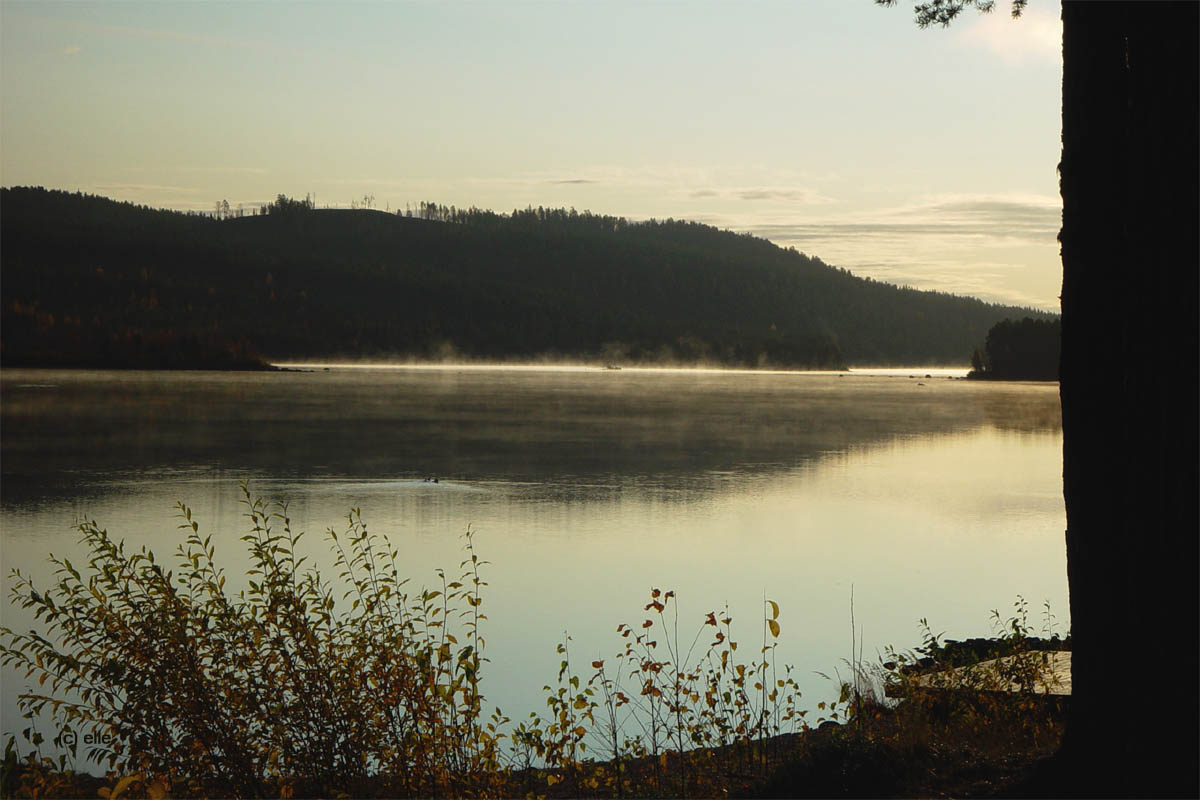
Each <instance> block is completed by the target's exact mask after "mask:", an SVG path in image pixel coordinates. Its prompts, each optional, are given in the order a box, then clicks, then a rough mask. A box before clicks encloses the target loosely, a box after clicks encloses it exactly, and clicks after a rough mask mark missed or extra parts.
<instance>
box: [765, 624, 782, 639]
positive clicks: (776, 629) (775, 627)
mask: <svg viewBox="0 0 1200 800" xmlns="http://www.w3.org/2000/svg"><path fill="white" fill-rule="evenodd" d="M767 627H768V628H770V629H771V635H772V636H774V637H775V638H777V639H778V638H779V623H778V622H776V621H775V620H773V619H769V620H767Z"/></svg>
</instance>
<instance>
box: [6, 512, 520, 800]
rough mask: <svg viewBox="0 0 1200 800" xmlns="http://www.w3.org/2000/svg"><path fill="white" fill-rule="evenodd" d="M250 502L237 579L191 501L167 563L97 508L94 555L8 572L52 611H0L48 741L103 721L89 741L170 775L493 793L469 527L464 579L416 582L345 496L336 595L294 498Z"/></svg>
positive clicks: (26, 597)
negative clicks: (39, 580)
mask: <svg viewBox="0 0 1200 800" xmlns="http://www.w3.org/2000/svg"><path fill="white" fill-rule="evenodd" d="M246 503H247V509H248V510H247V517H248V518H249V521H250V523H251V527H252V531H251V533H250V534H248V535H247V536H245V537H244V541H245V542H246V544H247V549H248V551H249V556H250V569H249V571H248V573H247V575H248V579H249V582H248V587H247V588H246V589H243V590H241V591H239V592H238V593H237V594H231V593H229V592H227V591H226V590H225V584H226V576H225V574H224V573H223V571H222V570H221V568H220V567H218V566H217V564H216V561H215V551H214V548H213V546H212V544H211V537H209V536H201V534H200V529H199V525H198V523H197V522H196V521H194V520H192V518H191V513H190V511H189V510H188V509H187V508H186V507H185V506H182V505H181V506H180V514H181V516H182V523H181V527H182V528H183V529H184V530H185V532H186V541H185V543H184V544H183V545H181V546H180V547H179V550H178V552H177V554H176V559H175V564H174V568H173V569H171V568H169V567H168V566H166V565H164V564H161V563H159V562H158V561H156V560H155V557H154V555H153V553H151V552H149V551H146V550H144V549H142V550H139V551H136V552H126V551H125V549H124V545H123V543H118V542H115V541H113V539H112V538H111V537H110V536H109V534H108V533H107V532H106V531H105V530H104V529H102V528H100V527H99V526H98V525H97V524H96V523H95V522H91V521H89V522H84V523H83V524H81V525H80V532H81V533H82V534H83V540H84V543H85V544H86V546H87V547H88V549H89V550H90V552H91V558H90V559H89V562H88V564H87V566H86V568H85V574H81V572H80V571H79V570H78V569H77V568H76V567H75V566H74V565H73V564H72V563H71V562H70V561H69V560H67V559H65V558H62V559H57V558H53V557H52V561H53V563H54V564H55V566H56V567H57V575H58V583H57V585H55V586H53V587H51V588H49V589H48V590H46V589H39V588H38V587H35V586H34V585H33V584H32V583H31V582H30V581H29V580H28V579H27V578H25V577H24V576H23V575H21V574H20V573H19V572H16V573H14V577H15V586H14V588H13V593H14V596H15V598H16V599H17V600H18V601H19V602H20V603H21V605H23V606H24V607H26V608H30V609H33V611H34V613H35V615H36V617H37V618H38V619H39V620H41V622H42V623H43V625H44V626H45V631H44V633H37V632H31V633H28V634H22V633H16V632H13V631H10V630H7V629H5V630H3V637H4V640H5V641H4V644H3V649H2V651H0V652H2V660H3V662H4V663H5V664H15V665H17V666H19V667H24V668H25V671H26V674H27V677H34V676H36V677H37V679H38V682H39V684H41V685H43V686H44V688H45V689H47V690H48V691H45V692H44V693H32V692H31V693H26V694H24V695H22V697H21V703H22V705H23V707H24V708H25V710H26V711H27V712H28V713H29V714H31V715H37V714H40V713H41V712H42V711H43V709H47V708H49V709H50V710H51V711H52V713H53V715H54V717H55V719H56V722H57V723H58V724H59V729H60V733H59V735H58V736H57V737H56V739H55V744H57V745H59V746H64V747H69V749H71V750H74V749H75V746H76V745H75V744H74V743H75V742H76V741H78V734H79V733H81V732H87V733H90V734H91V736H89V737H86V739H87V740H88V741H92V742H98V743H97V744H94V745H93V746H91V747H90V748H89V750H88V752H87V756H88V757H89V758H90V759H91V760H94V761H101V762H106V763H107V764H108V765H109V767H110V768H111V769H113V770H114V771H115V773H117V774H123V775H124V774H140V775H144V776H153V777H154V778H156V779H165V780H166V781H167V782H168V784H169V785H172V786H173V787H174V791H185V792H188V793H192V794H203V793H217V794H223V795H236V796H241V797H257V796H263V795H284V796H286V795H288V794H291V793H299V794H328V793H330V792H336V791H343V792H345V791H350V792H353V791H354V790H355V787H361V784H362V782H363V781H365V780H366V779H368V778H370V779H372V781H373V783H372V787H373V788H372V791H373V792H381V793H384V794H395V795H404V796H427V795H447V794H449V795H456V796H467V795H474V794H486V793H490V792H492V791H493V790H494V788H495V787H494V786H493V785H492V783H491V782H492V781H494V780H495V779H496V777H497V766H498V760H497V759H498V754H499V742H500V737H499V735H498V732H497V730H496V728H497V726H496V724H495V722H496V721H494V720H486V719H484V717H483V706H482V702H481V701H482V696H481V694H480V691H479V673H480V666H481V664H482V661H483V656H482V649H483V645H484V642H483V638H482V637H481V636H480V633H479V623H480V621H481V620H482V619H483V616H482V614H481V613H480V610H479V609H480V606H481V605H482V594H481V592H482V589H483V587H484V586H485V585H486V583H485V582H484V581H482V580H481V579H480V577H479V573H478V567H479V564H480V562H479V560H478V557H477V556H476V555H475V553H474V552H473V550H472V549H471V540H470V535H469V534H468V539H467V552H468V558H467V559H466V560H465V561H464V562H463V564H462V567H463V569H464V573H463V576H462V578H461V579H460V580H454V581H447V580H446V579H445V577H444V576H443V577H442V581H443V583H442V586H441V588H439V589H435V590H425V589H422V590H421V591H419V592H415V593H413V594H411V595H410V594H409V593H408V592H407V591H406V589H405V585H406V580H405V579H404V578H402V577H401V573H400V571H399V563H398V558H399V554H398V552H397V551H396V550H395V549H393V548H392V547H391V546H390V544H389V543H388V541H387V539H386V537H379V536H376V535H374V534H372V533H370V532H369V531H368V528H367V526H366V524H365V523H364V522H363V521H362V520H361V518H360V517H359V515H358V512H357V511H355V512H352V513H351V514H350V516H349V519H348V525H347V528H346V530H345V532H344V533H341V534H337V533H334V532H333V531H332V530H331V531H330V532H329V534H328V535H329V539H330V542H331V544H332V546H333V555H334V563H335V565H336V568H337V569H338V570H339V573H340V574H339V579H340V584H339V585H343V586H345V587H346V588H345V590H344V591H343V592H341V598H340V601H339V599H338V598H336V597H335V595H336V594H338V592H337V591H336V590H335V589H334V586H333V585H332V584H331V583H329V582H328V581H326V580H324V579H323V578H322V577H321V575H320V573H319V572H318V571H317V570H315V569H307V570H306V569H305V568H304V559H303V558H299V557H297V554H296V545H297V543H298V542H299V540H300V538H301V534H297V533H294V532H293V531H292V528H291V523H290V520H289V518H288V516H287V510H286V506H281V507H279V508H277V509H275V510H273V511H272V510H270V509H268V508H267V506H266V504H265V503H264V502H263V501H261V500H251V499H250V498H249V495H247V498H246ZM460 604H464V605H465V606H466V610H465V611H460V610H458V606H459V605H460ZM379 776H384V781H383V782H382V783H380V780H379Z"/></svg>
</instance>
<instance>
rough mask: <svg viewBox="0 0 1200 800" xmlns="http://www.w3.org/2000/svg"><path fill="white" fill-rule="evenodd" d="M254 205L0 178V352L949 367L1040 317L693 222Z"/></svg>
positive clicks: (95, 360) (89, 358) (32, 360)
mask: <svg viewBox="0 0 1200 800" xmlns="http://www.w3.org/2000/svg"><path fill="white" fill-rule="evenodd" d="M268 210H269V212H270V213H268V214H264V215H255V216H249V217H240V218H230V219H224V220H217V219H213V218H211V217H207V216H200V215H188V214H181V213H177V212H170V211H162V210H155V209H149V208H143V207H139V206H133V205H130V204H125V203H117V202H115V201H112V200H108V199H105V198H101V197H94V196H87V195H81V194H70V193H66V192H58V191H46V190H43V189H30V188H13V189H4V190H2V191H0V247H2V251H0V269H2V276H0V277H2V280H0V291H2V292H3V315H2V321H3V340H2V344H0V358H2V359H3V363H4V364H6V365H16V364H47V365H49V364H63V365H67V364H73V365H87V364H109V365H113V366H222V365H224V366H236V365H240V364H245V363H249V360H250V359H252V357H253V356H254V355H255V354H261V355H262V356H265V357H266V358H268V359H271V360H286V359H336V358H353V359H359V358H363V359H382V358H388V357H392V358H409V357H415V358H434V359H437V358H443V357H448V356H450V357H464V358H473V359H502V360H517V359H530V358H535V357H539V356H543V355H550V356H556V357H561V358H578V359H585V360H589V361H594V362H600V361H604V362H615V363H635V362H643V361H670V362H685V363H697V362H709V363H720V364H726V365H731V366H734V365H737V366H758V365H772V366H788V367H805V366H809V367H833V366H840V365H845V364H868V363H870V364H887V363H892V364H934V363H963V362H965V360H966V359H967V358H968V357H969V356H970V354H971V353H972V351H973V350H974V349H975V348H976V347H977V346H978V345H979V344H980V343H981V342H982V341H983V340H984V337H985V336H986V334H987V331H988V329H989V328H991V326H992V325H994V324H995V323H996V322H998V321H999V320H1002V319H1004V318H1006V317H1017V316H1035V317H1036V316H1048V315H1042V314H1038V313H1037V312H1031V311H1029V310H1028V309H1016V308H1013V307H1008V306H996V305H989V304H986V303H983V302H981V301H979V300H974V299H969V298H963V297H956V296H952V295H947V294H940V293H934V292H920V291H915V290H911V289H902V288H897V287H895V286H891V285H889V284H884V283H878V282H873V281H871V280H869V279H866V280H864V279H861V278H856V277H854V276H853V275H851V274H849V273H848V272H846V271H844V270H840V269H836V268H834V267H830V266H828V265H826V264H824V263H822V262H821V261H820V260H819V259H817V258H812V257H809V256H805V255H803V254H801V253H797V252H795V251H794V250H785V249H781V248H779V247H776V246H775V245H773V244H771V243H770V242H767V241H765V240H762V239H757V238H752V237H749V236H745V235H738V234H733V233H729V232H726V231H720V230H717V229H715V228H712V227H708V226H705V225H699V224H696V223H688V222H675V221H667V222H645V223H632V222H628V221H626V220H624V219H620V218H614V217H607V216H597V215H593V214H587V213H584V214H577V213H576V212H575V211H561V210H544V209H536V210H532V209H530V210H526V211H518V212H513V213H512V214H511V215H507V214H506V215H500V214H494V213H492V212H483V211H477V210H471V211H455V210H453V209H446V208H443V207H437V206H433V205H423V206H422V207H421V209H420V212H419V215H418V216H415V217H409V216H400V215H397V214H385V213H383V212H379V211H368V210H361V211H341V210H314V209H311V208H310V207H309V206H308V205H306V204H305V203H303V202H300V201H288V200H287V199H286V198H281V200H280V202H277V203H275V204H272V206H271V207H270V208H269V209H268Z"/></svg>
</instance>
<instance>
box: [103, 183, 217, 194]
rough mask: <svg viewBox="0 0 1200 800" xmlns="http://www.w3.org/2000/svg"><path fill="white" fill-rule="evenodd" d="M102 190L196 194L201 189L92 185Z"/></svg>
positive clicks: (161, 186) (151, 184)
mask: <svg viewBox="0 0 1200 800" xmlns="http://www.w3.org/2000/svg"><path fill="white" fill-rule="evenodd" d="M91 188H93V189H98V190H100V191H104V192H170V193H173V194H198V193H199V192H200V191H201V190H200V189H197V188H195V187H191V186H164V185H162V184H158V183H104V184H96V185H94V186H92V187H91Z"/></svg>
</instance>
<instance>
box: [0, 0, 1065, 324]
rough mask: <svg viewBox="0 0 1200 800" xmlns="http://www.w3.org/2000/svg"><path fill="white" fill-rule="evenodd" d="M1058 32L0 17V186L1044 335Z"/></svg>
mask: <svg viewBox="0 0 1200 800" xmlns="http://www.w3.org/2000/svg"><path fill="white" fill-rule="evenodd" d="M1057 13H1058V11H1057V4H1056V3H1055V4H1050V3H1045V2H1039V0H1034V2H1032V3H1031V4H1030V8H1029V10H1028V11H1027V13H1026V15H1025V17H1024V18H1023V19H1021V20H1018V21H1013V20H1010V19H1009V18H1008V17H1007V15H1005V14H1003V13H996V14H992V15H987V16H972V17H964V18H962V19H961V20H960V21H959V22H957V23H956V24H955V26H954V27H953V28H951V29H949V30H925V31H921V30H918V29H917V28H916V26H915V25H914V24H913V23H912V19H911V10H909V9H905V8H903V7H896V8H891V9H883V8H878V7H876V6H875V5H874V4H873V3H872V2H870V0H808V1H807V2H800V3H796V2H782V1H780V2H748V3H737V4H732V3H727V2H719V3H718V2H712V3H710V2H637V3H633V2H622V1H619V0H618V1H614V2H604V3H584V2H512V1H511V0H491V1H489V0H478V1H477V2H469V3H467V2H452V1H447V2H376V3H365V2H362V3H359V2H350V3H337V4H330V3H319V2H308V3H293V2H257V3H218V2H203V3H200V2H196V3H192V2H172V3H153V4H143V3H126V2H122V3H114V2H88V3H69V2H62V3H30V2H20V1H19V0H17V1H14V0H4V1H3V3H0V37H2V38H0V115H2V116H0V183H2V184H3V185H5V186H15V185H41V186H46V187H50V188H62V189H70V190H76V189H78V190H82V191H85V192H92V193H96V194H102V195H106V196H109V197H114V198H117V199H120V200H130V201H134V202H138V203H145V204H148V205H153V206H162V207H170V208H180V209H211V208H212V206H213V204H214V202H216V201H218V200H221V199H227V200H228V201H229V202H230V203H231V205H233V206H234V207H236V206H237V205H239V204H247V205H255V204H259V203H262V202H266V201H267V200H269V199H270V198H272V197H274V196H275V195H276V194H278V193H280V192H283V193H287V194H290V195H293V196H303V195H304V194H305V193H308V192H312V193H313V194H315V196H316V199H317V203H318V205H339V206H347V205H350V204H351V202H359V201H361V200H362V198H363V197H364V196H365V195H373V196H374V198H375V203H376V204H377V205H378V206H380V207H387V208H391V209H396V208H403V207H404V205H405V204H406V203H413V204H415V203H417V202H419V201H422V200H432V201H436V202H439V203H444V204H446V205H457V206H471V205H476V206H480V207H484V208H492V209H495V210H498V211H508V210H511V209H513V208H516V207H525V206H527V205H534V206H537V205H544V206H568V207H570V206H573V207H575V208H578V209H580V210H582V209H590V210H592V211H595V212H599V213H607V214H616V215H622V216H627V217H630V218H635V219H641V218H648V217H658V218H665V217H675V218H684V219H695V220H699V221H702V222H707V223H710V224H713V225H717V226H720V227H727V228H733V229H735V230H739V231H749V232H752V233H754V234H756V235H760V236H764V237H766V238H769V239H771V240H772V241H775V242H777V243H779V244H781V245H785V246H794V247H796V248H797V249H799V250H802V251H804V252H807V253H809V254H811V255H816V256H819V257H820V258H822V259H823V260H824V261H826V262H828V263H831V264H834V265H837V266H840V267H845V268H847V269H850V270H851V271H852V272H854V273H856V274H859V275H864V276H871V277H873V278H876V279H879V280H887V281H891V282H894V283H900V284H907V285H912V286H916V287H919V288H928V289H938V290H941V291H949V292H955V293H961V294H971V295H975V296H979V297H983V298H985V299H988V300H997V301H1005V302H1013V303H1019V304H1022V305H1032V306H1037V307H1041V308H1046V309H1057V306H1058V301H1057V296H1058V292H1059V286H1060V283H1061V270H1060V265H1059V258H1058V245H1057V243H1056V241H1055V234H1056V233H1057V230H1058V226H1059V221H1060V214H1061V203H1060V200H1059V197H1058V192H1057V178H1056V173H1055V165H1056V164H1057V162H1058V157H1059V130H1060V120H1059V103H1060V85H1061V84H1060V76H1061V51H1060V42H1061V30H1060V27H1059V24H1058V20H1057Z"/></svg>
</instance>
